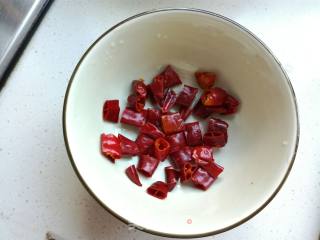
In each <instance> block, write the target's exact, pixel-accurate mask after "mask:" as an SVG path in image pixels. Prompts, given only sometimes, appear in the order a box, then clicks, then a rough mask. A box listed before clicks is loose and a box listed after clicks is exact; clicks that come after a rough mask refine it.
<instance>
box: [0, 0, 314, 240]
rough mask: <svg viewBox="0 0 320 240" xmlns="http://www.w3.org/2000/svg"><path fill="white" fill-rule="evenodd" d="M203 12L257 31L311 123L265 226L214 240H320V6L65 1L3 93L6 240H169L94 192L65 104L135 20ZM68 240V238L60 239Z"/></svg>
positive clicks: (258, 222)
mask: <svg viewBox="0 0 320 240" xmlns="http://www.w3.org/2000/svg"><path fill="white" fill-rule="evenodd" d="M163 7H193V8H203V9H206V10H210V11H214V12H216V13H219V14H222V15H225V16H226V17H229V18H231V19H233V20H235V21H237V22H238V23H240V24H242V25H244V26H245V27H247V28H248V29H249V30H251V31H252V32H254V33H255V34H256V35H257V36H258V37H259V38H260V39H261V40H262V41H264V42H265V43H266V44H267V45H268V46H269V47H270V49H271V50H272V51H273V52H274V53H275V55H276V56H277V57H278V59H279V60H280V62H281V63H282V64H283V66H284V68H285V70H286V71H287V73H288V75H289V77H290V79H291V81H292V84H293V87H294V89H295V92H296V95H297V99H298V105H299V110H300V111H299V112H300V120H301V138H300V145H299V150H298V154H297V158H296V162H295V164H294V166H293V169H292V171H291V173H290V175H289V178H288V179H287V181H286V183H285V184H284V186H283V188H282V189H281V191H280V192H279V194H278V195H277V196H276V197H275V199H274V200H273V201H272V202H271V203H270V204H269V205H268V206H267V207H266V208H265V209H264V210H263V211H262V212H261V213H259V214H258V215H257V216H256V217H254V218H253V219H251V220H249V221H248V222H246V223H245V224H243V225H241V226H239V227H237V228H235V229H233V230H230V231H228V232H225V233H222V234H220V235H216V236H214V237H208V238H206V239H217V240H222V239H228V240H239V239H246V240H247V239H254V240H257V239H268V240H269V239H290V240H294V239H299V240H300V239H306V240H309V239H310V240H317V239H319V233H320V150H319V149H320V120H319V117H320V107H319V104H320V61H319V58H320V28H319V23H320V1H319V0H314V1H303V0H300V1H290V0H283V1H276V0H274V1H250V0H244V1H236V0H228V1H226V0H216V1H210V0H201V1H200V0H198V1H196V0H195V1H191V0H184V1H182V0H181V1H178V0H176V1H172V0H163V1H156V0H148V1H143V0H141V1H137V0H118V1H117V0H105V1H102V0H100V1H99V0H96V1H84V0H81V1H71V0H69V1H67V0H60V1H59V0H57V1H55V2H54V3H53V4H52V6H51V8H50V9H49V11H48V13H47V14H46V16H45V17H44V19H43V21H42V23H41V25H40V26H39V28H38V29H37V31H36V33H35V34H34V36H33V38H32V39H31V41H30V43H29V44H28V46H27V48H26V49H25V51H24V53H23V55H22V56H21V58H20V60H19V62H18V64H17V65H16V67H15V69H14V71H13V72H12V74H11V75H10V77H9V79H8V81H7V84H6V85H5V87H4V88H3V89H2V90H1V92H0V164H1V165H0V189H1V194H0V239H1V240H2V239H5V240H11V239H13V240H15V239H24V240H29V239H30V240H35V239H45V234H46V232H47V231H52V232H53V233H55V234H56V235H58V236H61V237H62V239H64V240H76V239H84V240H87V239H88V240H91V239H96V240H100V239H101V240H103V239H137V240H138V239H139V240H144V239H162V238H160V237H156V236H152V235H149V234H146V233H143V232H139V231H136V230H130V229H128V227H127V226H126V225H125V224H123V223H122V222H120V221H119V220H117V219H116V218H114V217H113V216H111V215H110V214H109V213H108V212H107V211H105V210H103V208H102V207H101V206H100V205H99V204H98V203H96V201H95V200H94V199H93V198H92V197H91V196H90V195H89V194H88V193H87V192H86V190H85V189H84V187H83V186H82V185H81V183H80V181H79V180H78V178H77V177H76V174H75V173H74V171H73V169H72V167H71V164H70V162H69V160H68V157H67V153H66V150H65V146H64V141H63V134H62V105H63V98H64V93H65V90H66V86H67V83H68V80H69V78H70V76H71V73H72V71H73V69H74V67H75V65H76V63H77V61H78V60H79V58H80V56H81V55H82V53H83V52H84V51H85V50H86V48H87V47H88V46H89V45H90V44H91V43H92V42H93V41H94V40H95V39H96V38H97V37H98V36H99V35H100V34H101V33H102V32H104V31H105V30H107V29H108V28H109V27H111V26H112V25H114V24H116V23H117V22H119V21H121V20H123V19H124V18H126V17H128V16H131V15H133V14H136V13H139V12H142V11H145V10H150V9H153V8H163ZM57 240H59V239H57Z"/></svg>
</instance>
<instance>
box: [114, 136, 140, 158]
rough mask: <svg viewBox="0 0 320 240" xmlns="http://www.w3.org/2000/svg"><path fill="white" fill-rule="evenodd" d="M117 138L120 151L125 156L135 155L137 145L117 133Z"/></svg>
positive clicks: (136, 153)
mask: <svg viewBox="0 0 320 240" xmlns="http://www.w3.org/2000/svg"><path fill="white" fill-rule="evenodd" d="M118 139H119V141H120V147H121V153H122V155H127V156H136V155H138V153H139V148H138V145H137V144H136V143H135V142H134V141H132V140H131V139H129V138H126V137H125V136H123V135H121V134H120V133H119V134H118Z"/></svg>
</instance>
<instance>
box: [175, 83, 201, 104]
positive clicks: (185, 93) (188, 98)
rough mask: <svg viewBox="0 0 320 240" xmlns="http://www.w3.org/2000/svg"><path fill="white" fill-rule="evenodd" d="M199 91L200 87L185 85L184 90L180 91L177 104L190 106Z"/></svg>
mask: <svg viewBox="0 0 320 240" xmlns="http://www.w3.org/2000/svg"><path fill="white" fill-rule="evenodd" d="M197 93H198V88H194V87H191V86H188V85H184V86H183V89H182V91H181V92H180V93H179V96H178V98H177V101H176V104H178V105H181V106H184V107H189V106H190V105H191V104H192V102H193V100H194V98H195V96H196V95H197Z"/></svg>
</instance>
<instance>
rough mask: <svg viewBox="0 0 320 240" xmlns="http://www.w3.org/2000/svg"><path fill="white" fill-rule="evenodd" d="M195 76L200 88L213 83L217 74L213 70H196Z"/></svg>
mask: <svg viewBox="0 0 320 240" xmlns="http://www.w3.org/2000/svg"><path fill="white" fill-rule="evenodd" d="M195 77H196V79H197V82H198V84H199V86H200V87H201V88H202V89H208V88H211V87H212V86H213V85H214V83H215V81H216V78H217V75H216V74H215V73H213V72H196V73H195Z"/></svg>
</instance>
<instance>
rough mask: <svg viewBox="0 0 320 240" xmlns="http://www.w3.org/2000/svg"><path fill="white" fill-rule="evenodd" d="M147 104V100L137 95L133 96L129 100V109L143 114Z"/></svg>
mask: <svg viewBox="0 0 320 240" xmlns="http://www.w3.org/2000/svg"><path fill="white" fill-rule="evenodd" d="M145 103H146V101H145V98H142V97H140V96H138V95H135V94H131V95H129V96H128V98H127V107H128V108H130V109H132V110H134V111H136V112H141V111H142V110H143V108H144V105H145Z"/></svg>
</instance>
